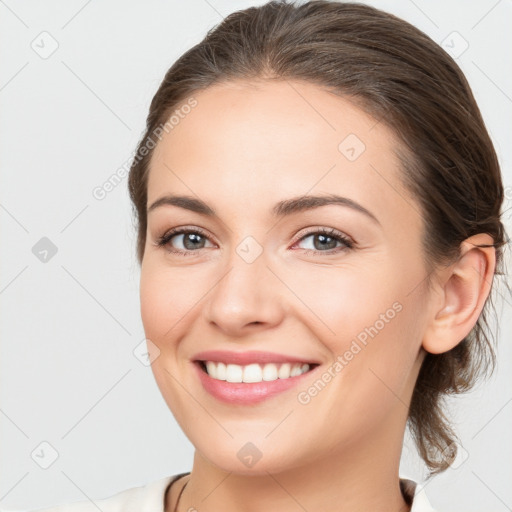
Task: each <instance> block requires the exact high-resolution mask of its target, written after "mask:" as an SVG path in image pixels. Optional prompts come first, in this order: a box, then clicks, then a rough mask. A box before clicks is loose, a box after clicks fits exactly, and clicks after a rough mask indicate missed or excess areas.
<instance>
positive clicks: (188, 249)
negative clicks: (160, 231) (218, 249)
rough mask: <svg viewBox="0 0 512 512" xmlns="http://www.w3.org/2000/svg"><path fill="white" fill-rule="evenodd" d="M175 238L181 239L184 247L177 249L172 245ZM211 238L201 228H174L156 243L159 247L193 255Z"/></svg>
mask: <svg viewBox="0 0 512 512" xmlns="http://www.w3.org/2000/svg"><path fill="white" fill-rule="evenodd" d="M173 238H176V239H177V240H179V243H180V244H182V245H183V247H184V249H179V248H178V249H176V248H174V247H173V246H172V243H171V241H172V240H173ZM207 240H209V238H208V237H207V235H206V234H205V233H204V231H202V230H201V229H199V228H194V229H191V228H174V229H171V230H170V231H167V233H165V234H164V235H163V236H161V237H160V238H159V239H158V240H157V241H156V243H155V245H157V246H158V247H165V248H166V249H167V251H169V252H171V253H176V254H182V255H184V256H188V255H192V254H193V253H194V252H196V249H203V248H204V243H205V241H207Z"/></svg>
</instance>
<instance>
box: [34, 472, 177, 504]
mask: <svg viewBox="0 0 512 512" xmlns="http://www.w3.org/2000/svg"><path fill="white" fill-rule="evenodd" d="M180 476H182V474H179V475H172V476H166V477H164V478H161V479H159V480H156V481H153V482H150V483H148V484H146V485H143V486H139V487H132V488H130V489H125V490H123V491H121V492H118V493H116V494H113V495H112V496H109V497H107V498H103V499H95V500H83V501H76V502H72V503H63V504H60V505H56V506H53V507H49V508H40V509H34V510H31V511H30V512H98V510H101V511H102V512H164V497H165V492H166V490H167V487H168V486H169V485H170V484H171V483H172V482H173V481H174V480H176V479H177V478H179V477H180Z"/></svg>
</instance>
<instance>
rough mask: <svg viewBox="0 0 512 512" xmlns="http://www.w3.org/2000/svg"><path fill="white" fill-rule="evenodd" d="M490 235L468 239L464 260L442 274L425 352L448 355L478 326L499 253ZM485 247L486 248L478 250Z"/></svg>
mask: <svg viewBox="0 0 512 512" xmlns="http://www.w3.org/2000/svg"><path fill="white" fill-rule="evenodd" d="M492 243H493V239H492V237H491V236H490V235H488V234H487V233H479V234H477V235H474V236H472V237H469V238H467V239H466V240H464V241H463V242H462V244H461V256H460V258H459V259H458V260H457V261H456V262H455V263H453V264H452V265H450V267H448V268H447V270H446V271H444V272H443V273H442V276H441V280H442V281H441V283H440V285H439V289H440V296H438V297H436V300H435V303H434V302H433V307H432V313H431V318H430V319H429V324H428V326H427V329H426V331H425V333H424V336H423V343H422V346H423V348H424V349H425V350H426V351H427V352H430V353H432V354H441V353H443V352H447V351H449V350H451V349H452V348H453V347H455V346H456V345H457V344H458V343H460V342H461V341H462V340H463V339H464V338H465V337H466V336H467V335H468V334H469V333H470V332H471V329H473V327H474V326H475V324H476V322H477V320H478V317H479V316H480V313H481V311H482V309H483V307H484V304H485V300H486V299H487V296H488V295H489V292H490V290H491V285H492V280H493V276H494V269H495V266H496V251H495V248H494V247H493V246H492ZM478 246H484V247H478Z"/></svg>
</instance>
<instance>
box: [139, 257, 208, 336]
mask: <svg viewBox="0 0 512 512" xmlns="http://www.w3.org/2000/svg"><path fill="white" fill-rule="evenodd" d="M191 274H193V271H190V272H187V271H183V270H177V269H170V268H165V267H164V266H162V265H156V264H152V262H144V264H143V266H142V268H141V278H140V305H141V318H142V323H143V325H144V330H145V332H146V337H147V338H149V339H151V340H152V341H153V342H154V343H155V344H157V345H163V344H164V343H165V342H166V340H167V341H168V340H172V339H174V338H176V337H177V336H178V335H179V333H180V330H181V329H182V325H184V324H185V323H186V322H183V321H182V320H184V319H185V318H186V317H187V315H189V314H192V312H193V309H194V305H196V304H197V303H198V301H199V299H200V297H201V296H202V295H204V292H202V291H201V290H200V289H199V283H200V282H201V281H200V280H199V281H198V280H197V279H196V278H194V277H193V275H191Z"/></svg>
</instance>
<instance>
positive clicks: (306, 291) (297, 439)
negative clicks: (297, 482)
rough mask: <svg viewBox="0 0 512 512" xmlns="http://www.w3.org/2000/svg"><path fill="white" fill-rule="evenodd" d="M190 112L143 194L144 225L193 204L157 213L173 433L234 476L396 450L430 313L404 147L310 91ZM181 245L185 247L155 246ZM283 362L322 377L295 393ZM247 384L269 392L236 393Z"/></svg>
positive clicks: (261, 92) (306, 378) (154, 228)
mask: <svg viewBox="0 0 512 512" xmlns="http://www.w3.org/2000/svg"><path fill="white" fill-rule="evenodd" d="M194 98H195V102H191V103H189V104H190V105H193V106H192V107H190V108H188V107H187V108H183V109H181V110H180V111H179V112H180V113H179V115H178V116H177V117H175V118H174V121H173V122H172V126H173V127H172V129H171V130H169V132H168V133H167V134H165V135H164V136H163V138H162V139H161V141H160V142H159V143H158V145H157V147H156V149H155V152H154V154H153V158H152V163H151V170H150V174H149V182H148V208H150V207H151V206H152V205H153V204H154V203H155V202H156V201H159V200H160V199H162V198H168V197H171V196H173V197H177V196H187V197H188V198H190V201H189V202H186V201H183V200H182V201H181V202H179V201H174V202H173V201H171V200H163V201H159V205H155V207H153V208H152V209H151V210H150V211H149V213H148V230H147V241H146V247H145V254H144V258H143V262H142V274H141V312H142V320H143V324H144V329H145V333H146V337H147V339H149V340H150V342H151V343H149V346H150V353H152V356H153V357H155V359H154V361H153V363H152V369H153V372H154V375H155V378H156V381H157V383H158V386H159V388H160V390H161V392H162V395H163V397H164V399H165V400H166V402H167V404H168V406H169V407H170V409H171V410H172V412H173V414H174V416H175V417H176V420H177V421H178V423H179V424H180V426H181V427H182V429H183V431H184V432H185V434H186V435H187V437H188V438H189V439H190V441H191V442H192V443H193V444H194V446H195V447H196V449H197V450H198V451H199V452H200V453H201V454H202V455H203V456H204V457H206V459H208V460H209V461H210V462H212V463H214V464H215V465H217V466H219V467H221V468H222V469H224V470H226V471H233V472H239V473H252V474H254V473H263V472H265V471H270V472H275V471H279V470H285V469H287V468H292V467H297V466H299V465H303V464H309V463H311V462H312V461H314V460H319V459H321V458H326V457H338V460H340V459H339V457H341V456H344V457H345V460H347V461H348V460H350V457H352V456H354V457H356V456H359V457H360V456H361V454H363V453H365V451H367V450H371V451H372V453H380V454H384V453H385V452H386V450H389V449H391V448H389V447H391V446H392V447H394V449H396V446H399V445H400V446H401V442H402V435H403V430H402V429H403V425H404V424H405V420H406V417H407V406H408V404H409V401H410V396H411V393H412V389H413V386H414V382H415V379H416V376H417V372H418V370H419V363H420V362H421V359H422V354H423V352H422V351H420V348H421V342H422V335H423V332H424V330H425V326H426V321H427V314H428V304H429V303H428V301H429V300H430V299H429V296H428V295H427V291H426V289H425V287H424V286H423V284H424V278H425V277H426V274H425V268H424V266H423V263H422V262H423V259H422V249H421V234H422V220H421V218H420V214H419V210H420V209H419V206H418V204H417V203H416V201H415V200H414V199H413V198H412V197H411V196H410V195H409V194H408V193H407V192H406V191H405V189H404V188H403V187H402V186H401V184H400V182H399V179H398V176H399V172H400V170H399V162H398V159H397V157H396V156H395V154H394V152H393V148H396V146H397V144H398V142H397V140H396V139H395V137H394V135H393V133H392V132H391V131H390V130H389V129H388V128H386V127H385V126H384V124H383V123H379V122H378V121H376V120H375V119H373V118H371V117H369V116H368V115H367V114H365V113H364V112H363V111H361V110H360V109H358V108H356V107H354V106H352V104H350V103H348V102H347V101H346V100H344V99H341V98H340V97H338V96H335V95H333V94H330V93H328V92H326V91H324V90H322V89H320V88H318V87H317V86H315V85H312V84H307V83H301V82H285V81H283V82H275V83H267V82H258V83H254V82H253V83H250V84H249V83H247V82H231V83H229V84H221V85H216V86H213V87H210V88H209V89H207V90H205V91H202V92H200V93H198V94H196V95H194ZM177 119H179V122H176V120H177ZM334 196H337V197H340V198H345V199H341V200H340V202H331V203H328V202H327V201H325V199H326V198H328V197H334ZM300 197H303V198H304V199H303V200H302V201H298V198H300ZM314 197H318V198H322V199H316V200H313V198H314ZM178 203H179V204H178ZM198 204H201V205H203V206H202V210H200V211H196V210H197V208H193V206H194V205H196V206H197V205H198ZM278 205H280V206H278ZM173 228H180V229H183V230H184V231H185V233H180V234H174V236H173V237H172V238H170V237H167V240H166V245H161V246H158V245H157V243H158V241H159V239H161V238H162V237H163V236H164V235H166V234H168V233H169V231H170V230H171V229H173ZM197 230H200V232H201V234H197V233H195V231H197ZM322 230H323V231H326V233H324V232H322ZM164 240H165V239H164ZM344 240H345V241H344ZM172 251H176V252H172ZM156 347H157V348H156ZM157 349H158V350H157ZM211 350H214V351H222V352H221V353H218V352H217V353H215V354H206V355H205V354H201V353H203V352H204V351H211ZM249 351H256V352H263V353H265V354H263V356H262V357H261V358H259V359H258V357H256V355H255V354H247V352H249ZM240 354H242V355H245V356H247V357H246V358H245V359H237V358H236V357H237V356H240ZM276 354H278V355H279V356H277V355H276ZM259 355H260V356H261V354H259ZM200 359H202V360H205V359H206V360H208V359H210V360H212V361H217V362H224V363H225V368H226V371H227V374H228V375H229V376H228V377H226V374H225V375H223V368H222V364H221V365H217V364H216V365H212V364H211V363H209V366H210V367H215V368H214V369H212V370H211V371H212V372H214V371H219V372H220V374H217V378H214V377H210V376H208V375H207V374H206V373H205V372H204V370H203V369H202V368H201V366H200V364H199V363H198V362H197V361H198V360H200ZM286 361H290V362H300V363H301V364H302V363H311V365H310V368H312V369H310V371H307V372H306V373H303V374H301V375H295V373H294V374H293V375H294V376H292V377H288V375H289V374H288V373H287V372H286V368H287V367H286V364H284V363H286ZM237 362H239V363H243V364H239V365H235V366H232V365H234V364H235V363H237ZM265 362H266V363H269V364H267V365H265V364H264V363H265ZM272 362H274V363H277V364H276V365H275V366H272V365H271V364H270V363H272ZM227 364H229V365H230V366H229V367H228V366H227ZM313 364H316V365H317V366H313ZM249 365H250V368H249V369H247V371H246V367H248V366H249ZM255 365H256V366H255ZM280 368H284V369H281V370H280ZM290 368H293V365H291V366H290ZM301 368H306V367H302V366H301ZM259 369H261V370H259ZM276 371H277V376H278V378H277V380H275V377H276V373H275V372H276ZM279 371H281V374H280V373H279ZM253 372H254V373H253ZM244 373H245V377H246V379H247V380H251V379H254V380H255V381H258V380H260V381H261V379H262V378H264V379H270V380H263V382H260V383H257V382H252V383H248V382H242V383H236V382H229V381H230V380H232V381H236V380H239V376H240V375H242V379H243V378H244V377H243V375H244ZM279 376H282V377H283V378H279ZM223 377H224V378H227V379H228V380H227V381H226V380H221V379H222V378H223ZM287 377H288V378H287ZM272 379H274V380H272ZM375 462H376V461H375V460H373V461H372V460H370V461H369V463H372V464H374V463H375Z"/></svg>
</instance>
